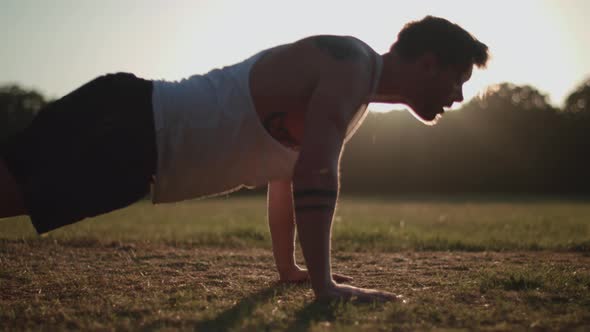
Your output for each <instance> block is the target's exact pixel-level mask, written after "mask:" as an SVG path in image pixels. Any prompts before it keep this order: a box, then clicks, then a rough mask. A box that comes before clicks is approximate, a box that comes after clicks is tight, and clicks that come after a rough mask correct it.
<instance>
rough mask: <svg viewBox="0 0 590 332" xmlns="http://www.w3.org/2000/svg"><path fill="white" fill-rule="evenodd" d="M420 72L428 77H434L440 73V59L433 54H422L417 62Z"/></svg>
mask: <svg viewBox="0 0 590 332" xmlns="http://www.w3.org/2000/svg"><path fill="white" fill-rule="evenodd" d="M417 64H418V66H419V68H420V70H421V71H422V72H423V73H424V75H425V76H427V77H433V76H435V75H436V73H437V72H438V59H437V58H436V55H434V53H432V52H426V53H424V54H422V55H421V56H420V57H419V58H418V61H417Z"/></svg>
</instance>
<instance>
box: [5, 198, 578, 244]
mask: <svg viewBox="0 0 590 332" xmlns="http://www.w3.org/2000/svg"><path fill="white" fill-rule="evenodd" d="M35 238H37V235H36V233H35V232H34V230H33V228H32V226H31V224H30V222H29V220H28V218H11V219H4V220H2V221H0V239H10V240H15V239H24V240H32V239H35ZM45 240H51V241H54V240H58V241H59V240H64V241H73V242H76V241H81V242H84V241H99V242H103V241H107V242H112V241H147V242H161V243H172V244H175V245H189V246H191V245H207V246H219V247H226V248H231V247H259V248H269V247H270V234H269V232H268V226H267V223H266V200H265V197H263V196H248V197H229V198H227V197H226V198H216V199H208V200H201V201H190V202H183V203H177V204H165V205H156V206H154V205H152V204H151V203H149V202H148V201H143V202H140V203H137V204H135V205H133V206H131V207H129V208H126V209H123V210H119V211H115V212H112V213H109V214H106V215H103V216H100V217H97V218H92V219H88V220H84V221H82V222H80V223H77V224H74V225H70V226H67V227H63V228H61V229H59V230H56V231H54V232H51V233H49V234H48V235H47V236H46V237H45ZM333 247H334V249H335V250H346V251H383V252H391V251H399V250H462V251H484V250H493V251H503V250H545V249H547V250H567V251H579V252H589V251H590V200H558V199H535V198H530V197H529V198H516V199H515V198H513V199H503V198H501V197H496V198H486V199H475V198H453V199H436V198H429V199H400V198H395V199H394V198H352V197H344V199H342V200H341V201H340V203H339V206H338V209H337V212H336V217H335V219H334V236H333Z"/></svg>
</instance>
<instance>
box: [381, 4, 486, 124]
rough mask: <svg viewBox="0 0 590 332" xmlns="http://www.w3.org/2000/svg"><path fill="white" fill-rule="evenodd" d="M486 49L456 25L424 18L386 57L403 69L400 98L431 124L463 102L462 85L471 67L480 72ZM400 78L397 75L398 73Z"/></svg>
mask: <svg viewBox="0 0 590 332" xmlns="http://www.w3.org/2000/svg"><path fill="white" fill-rule="evenodd" d="M488 57H489V55H488V47H487V46H486V45H485V44H483V43H481V42H480V41H478V40H477V39H476V38H475V37H473V36H472V35H471V34H470V33H469V32H467V31H465V30H464V29H463V28H461V27H460V26H458V25H457V24H453V23H451V22H449V21H447V20H445V19H443V18H438V17H432V16H427V17H425V18H424V19H422V20H420V21H416V22H410V23H408V24H406V25H405V26H404V28H403V29H402V30H401V31H400V32H399V34H398V39H397V41H396V42H395V43H394V44H393V45H392V46H391V49H390V52H389V53H388V54H386V55H385V59H386V61H387V59H388V58H395V59H397V60H396V61H398V62H400V63H401V65H402V67H404V69H403V70H402V71H401V72H402V73H403V74H404V76H406V77H403V78H399V77H397V78H394V79H396V80H398V79H402V80H403V85H404V87H403V89H402V93H401V94H402V97H403V99H404V100H403V101H404V102H405V103H407V104H408V105H409V106H410V107H411V108H412V110H413V111H414V113H415V114H416V115H417V116H418V117H419V118H420V119H421V120H422V121H424V122H425V123H434V122H435V121H436V120H437V118H438V117H439V115H440V114H442V113H443V112H444V110H443V107H450V106H451V105H452V104H453V103H454V102H462V101H463V84H464V83H465V82H466V81H467V80H469V78H470V77H471V72H472V69H473V66H477V67H478V68H483V67H485V66H486V64H487V61H488ZM398 74H399V72H398Z"/></svg>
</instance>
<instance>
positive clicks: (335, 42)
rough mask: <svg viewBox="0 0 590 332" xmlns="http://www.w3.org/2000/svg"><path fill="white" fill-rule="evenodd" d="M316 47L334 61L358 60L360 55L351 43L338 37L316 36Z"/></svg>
mask: <svg viewBox="0 0 590 332" xmlns="http://www.w3.org/2000/svg"><path fill="white" fill-rule="evenodd" d="M314 41H315V44H316V46H317V47H318V48H319V49H320V50H322V51H323V52H325V53H327V54H329V55H330V56H331V57H333V58H334V59H336V60H339V61H343V60H358V59H360V57H361V55H362V53H361V51H360V50H359V49H358V47H356V45H354V44H353V43H351V41H350V40H349V39H347V38H345V37H340V36H317V37H315V38H314Z"/></svg>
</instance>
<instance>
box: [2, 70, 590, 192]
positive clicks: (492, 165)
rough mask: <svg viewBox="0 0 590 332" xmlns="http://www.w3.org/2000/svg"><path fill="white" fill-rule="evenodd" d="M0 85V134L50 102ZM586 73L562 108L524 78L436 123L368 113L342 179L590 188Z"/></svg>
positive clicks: (371, 188)
mask: <svg viewBox="0 0 590 332" xmlns="http://www.w3.org/2000/svg"><path fill="white" fill-rule="evenodd" d="M48 102H49V101H48V100H46V99H45V98H44V97H43V96H42V95H41V94H40V93H38V92H36V91H33V90H25V89H22V88H20V87H18V86H14V85H11V86H5V87H2V88H0V143H1V142H3V141H5V140H6V139H7V138H9V137H10V136H12V135H14V134H15V133H16V132H18V131H19V130H22V129H23V128H25V127H26V126H27V125H28V124H29V123H30V121H31V120H32V119H33V118H34V116H35V114H36V113H37V112H38V111H39V110H40V109H41V108H42V107H43V106H44V105H46V104H47V103H48ZM589 135H590V79H589V80H588V81H586V82H584V83H583V84H581V85H580V86H579V87H578V88H576V89H575V90H574V91H573V92H572V93H571V94H570V95H569V97H568V98H567V99H566V104H565V105H564V107H563V108H555V107H553V106H552V105H551V104H550V103H549V102H548V98H547V96H546V95H544V94H543V93H541V92H540V91H538V90H537V89H535V88H534V87H531V86H517V85H513V84H510V83H504V84H500V85H497V86H494V87H491V88H490V89H489V91H488V93H487V94H485V96H482V97H476V98H474V99H472V100H471V101H469V102H467V103H466V104H464V106H463V107H462V108H461V109H459V110H455V111H449V112H447V114H445V116H444V117H443V118H442V119H441V120H440V121H439V123H438V124H437V125H436V126H433V127H427V126H424V125H423V124H421V123H419V122H418V121H416V120H415V119H414V118H413V116H412V115H411V114H410V113H409V112H388V113H370V114H369V115H368V116H367V118H366V120H365V123H364V124H363V125H362V126H361V127H360V129H359V130H358V131H357V133H356V135H355V136H354V137H353V138H352V139H351V141H350V142H349V143H348V144H347V145H346V147H345V152H344V154H343V157H342V164H341V172H342V177H341V181H342V189H343V191H344V192H346V193H358V194H405V193H437V194H445V193H526V194H590V176H588V175H587V174H588V172H589V171H590V153H589V151H590V140H589V139H588V138H589Z"/></svg>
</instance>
